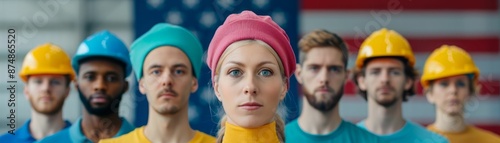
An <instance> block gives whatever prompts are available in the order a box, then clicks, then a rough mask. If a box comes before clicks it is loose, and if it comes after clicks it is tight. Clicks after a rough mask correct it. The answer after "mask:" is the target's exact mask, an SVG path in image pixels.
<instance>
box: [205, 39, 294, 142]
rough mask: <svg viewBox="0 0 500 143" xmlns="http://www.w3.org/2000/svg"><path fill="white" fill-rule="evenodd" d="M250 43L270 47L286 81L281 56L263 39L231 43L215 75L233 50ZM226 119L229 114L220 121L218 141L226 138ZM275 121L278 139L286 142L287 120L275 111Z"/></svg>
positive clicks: (219, 62) (220, 60)
mask: <svg viewBox="0 0 500 143" xmlns="http://www.w3.org/2000/svg"><path fill="white" fill-rule="evenodd" d="M250 44H259V45H261V46H263V47H266V49H268V50H269V51H270V52H271V54H272V55H273V56H274V57H275V58H276V60H277V61H278V65H279V68H280V71H281V72H280V73H281V76H282V77H283V81H284V82H285V81H286V77H285V70H284V68H283V63H282V62H281V60H280V57H279V56H278V54H277V53H276V51H274V50H273V48H272V47H271V46H269V45H268V44H267V43H265V42H263V41H261V40H241V41H237V42H234V43H232V44H231V45H229V46H228V47H227V49H226V50H225V51H224V52H223V53H222V56H221V58H220V59H219V61H218V63H217V66H216V68H215V75H219V71H220V68H221V64H222V61H224V59H225V58H226V57H227V56H228V55H229V53H231V51H233V50H235V49H237V48H239V47H242V46H246V45H250ZM214 80H215V82H218V81H219V78H218V76H217V78H216V79H214ZM226 121H227V116H226V115H223V116H222V118H221V119H220V122H219V126H220V128H219V131H217V141H216V142H217V143H222V140H223V138H224V133H225V131H226V125H225V123H226ZM274 121H275V122H276V135H277V136H278V140H280V142H282V143H284V142H285V122H284V121H283V119H282V118H281V116H280V115H279V114H278V113H275V115H274Z"/></svg>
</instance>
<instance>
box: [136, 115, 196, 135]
mask: <svg viewBox="0 0 500 143" xmlns="http://www.w3.org/2000/svg"><path fill="white" fill-rule="evenodd" d="M187 108H188V107H187V106H186V107H184V108H182V109H181V110H180V111H178V112H177V113H175V114H170V115H162V114H159V113H158V112H156V111H155V110H154V109H153V107H151V106H150V107H149V117H148V124H147V125H146V127H145V128H144V135H145V136H146V138H147V139H148V140H150V141H151V142H189V141H190V140H191V139H192V138H193V137H194V135H195V131H194V130H193V129H191V126H190V125H189V119H188V111H187Z"/></svg>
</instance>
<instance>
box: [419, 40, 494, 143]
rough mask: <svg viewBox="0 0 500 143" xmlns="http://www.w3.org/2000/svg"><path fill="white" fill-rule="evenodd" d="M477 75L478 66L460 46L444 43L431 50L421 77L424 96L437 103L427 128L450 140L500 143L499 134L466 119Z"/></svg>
mask: <svg viewBox="0 0 500 143" xmlns="http://www.w3.org/2000/svg"><path fill="white" fill-rule="evenodd" d="M478 77H479V69H478V68H477V67H476V65H475V64H474V61H473V60H472V58H471V57H470V56H469V54H468V53H467V52H466V51H464V50H463V49H462V48H460V47H456V46H448V45H443V46H441V47H440V48H438V49H436V50H434V52H432V54H431V55H430V56H429V58H428V59H427V61H426V62H425V65H424V73H423V75H422V79H421V83H422V86H423V87H424V93H425V95H426V97H427V100H428V101H429V102H430V103H431V104H434V105H435V107H436V121H435V122H434V123H433V124H431V125H429V126H428V127H427V128H428V129H429V130H431V131H434V132H436V133H439V134H441V135H443V136H445V137H446V138H448V140H450V142H451V143H471V142H478V143H500V137H499V136H498V135H496V134H494V133H492V132H489V131H486V130H483V129H480V128H476V127H474V126H473V125H467V124H466V123H465V119H464V109H465V104H466V103H467V101H468V100H469V99H470V98H472V97H473V96H474V95H475V93H479V92H478V91H477V90H479V89H477V88H476V87H477V85H478Z"/></svg>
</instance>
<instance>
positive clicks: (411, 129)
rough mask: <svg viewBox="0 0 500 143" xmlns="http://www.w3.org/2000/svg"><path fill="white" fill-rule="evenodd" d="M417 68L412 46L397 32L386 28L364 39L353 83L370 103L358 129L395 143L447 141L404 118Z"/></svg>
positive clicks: (440, 142)
mask: <svg viewBox="0 0 500 143" xmlns="http://www.w3.org/2000/svg"><path fill="white" fill-rule="evenodd" d="M414 65H415V57H414V55H413V52H412V50H411V47H410V44H409V43H408V41H407V40H406V39H405V38H404V37H403V36H401V35H400V34H399V33H397V32H396V31H393V30H388V29H385V28H383V29H380V30H378V31H375V32H373V33H372V34H371V35H370V36H369V37H368V38H367V39H365V41H364V42H363V43H362V44H361V48H360V50H359V54H358V57H357V59H356V65H355V72H354V81H355V84H356V85H357V86H358V88H359V91H360V94H361V96H362V97H363V98H364V99H365V100H367V101H368V117H367V118H366V119H365V120H363V121H361V122H359V123H358V126H359V127H361V128H364V129H366V130H368V131H370V132H372V133H374V134H377V135H379V136H381V137H382V138H383V139H385V140H387V141H390V142H394V143H401V142H411V143H421V142H425V143H443V142H448V141H447V139H446V138H444V137H442V136H440V135H438V134H435V133H432V132H430V131H428V130H427V129H425V128H424V127H422V126H420V125H419V124H417V123H414V122H411V121H410V120H407V119H404V118H403V113H402V102H403V101H407V100H408V96H412V95H414V94H415V91H414V88H415V87H414V83H415V78H416V77H417V72H416V71H415V69H414Z"/></svg>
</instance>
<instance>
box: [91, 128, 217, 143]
mask: <svg viewBox="0 0 500 143" xmlns="http://www.w3.org/2000/svg"><path fill="white" fill-rule="evenodd" d="M99 143H151V141H149V140H148V139H147V138H146V136H144V126H142V127H140V128H137V129H135V130H134V131H132V132H130V133H128V134H125V135H122V136H120V137H117V138H112V139H103V140H100V141H99ZM189 143H215V138H214V137H212V136H210V135H208V134H205V133H203V132H200V131H196V133H195V134H194V137H193V139H191V141H189Z"/></svg>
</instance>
